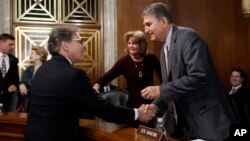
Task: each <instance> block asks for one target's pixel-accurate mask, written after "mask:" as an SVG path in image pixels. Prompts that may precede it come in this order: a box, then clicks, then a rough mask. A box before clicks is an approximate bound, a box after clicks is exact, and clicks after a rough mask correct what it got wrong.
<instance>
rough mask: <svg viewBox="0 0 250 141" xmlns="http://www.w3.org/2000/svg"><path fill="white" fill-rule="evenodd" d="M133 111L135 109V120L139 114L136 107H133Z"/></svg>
mask: <svg viewBox="0 0 250 141" xmlns="http://www.w3.org/2000/svg"><path fill="white" fill-rule="evenodd" d="M134 111H135V120H137V119H138V116H139V114H138V110H137V109H136V108H134Z"/></svg>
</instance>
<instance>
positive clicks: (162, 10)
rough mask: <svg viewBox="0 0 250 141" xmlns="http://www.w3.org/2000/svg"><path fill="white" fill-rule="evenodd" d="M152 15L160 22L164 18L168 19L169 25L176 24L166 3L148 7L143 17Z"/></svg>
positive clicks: (144, 10)
mask: <svg viewBox="0 0 250 141" xmlns="http://www.w3.org/2000/svg"><path fill="white" fill-rule="evenodd" d="M151 14H153V15H154V16H155V17H156V18H157V19H158V20H160V19H161V18H162V17H166V18H167V19H168V22H169V23H173V22H174V19H173V16H172V13H171V11H170V10H169V7H168V6H167V5H166V4H164V3H161V2H158V3H153V4H150V5H148V6H147V7H145V8H144V9H143V11H142V14H141V16H142V17H144V16H146V15H151Z"/></svg>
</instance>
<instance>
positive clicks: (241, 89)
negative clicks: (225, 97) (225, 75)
mask: <svg viewBox="0 0 250 141" xmlns="http://www.w3.org/2000/svg"><path fill="white" fill-rule="evenodd" d="M245 79H246V74H245V72H244V71H243V70H242V69H238V68H237V69H233V70H232V71H231V77H230V83H231V85H232V86H231V89H229V90H228V93H229V97H230V99H231V101H232V104H233V107H234V109H235V113H236V117H237V119H238V121H239V123H240V124H245V123H250V122H249V121H248V116H249V115H248V112H247V110H248V108H247V107H248V105H247V103H249V101H250V93H249V88H247V87H246V86H245V85H244V81H245Z"/></svg>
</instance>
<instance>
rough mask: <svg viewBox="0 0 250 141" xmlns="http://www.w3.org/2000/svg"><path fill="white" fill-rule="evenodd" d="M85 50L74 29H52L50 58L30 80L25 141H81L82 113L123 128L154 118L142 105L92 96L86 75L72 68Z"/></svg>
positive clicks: (81, 58) (49, 47) (93, 93)
mask: <svg viewBox="0 0 250 141" xmlns="http://www.w3.org/2000/svg"><path fill="white" fill-rule="evenodd" d="M84 48H85V44H84V42H83V41H82V39H81V37H80V35H79V29H78V28H77V27H75V26H72V25H70V26H66V25H62V26H57V27H54V28H53V29H52V31H51V33H50V35H49V40H48V50H49V53H50V54H51V55H52V58H51V59H50V60H48V61H46V62H45V63H44V64H43V65H42V66H41V67H40V68H39V69H38V70H37V71H36V75H35V76H34V78H33V80H32V87H31V93H32V94H31V95H30V106H29V116H28V121H27V126H26V132H25V135H24V141H80V140H82V139H81V134H80V132H79V131H80V130H79V118H80V116H81V114H82V112H87V113H90V114H92V115H96V116H98V117H100V118H102V119H104V120H106V121H112V122H117V123H122V124H133V123H134V122H136V120H137V119H138V120H140V121H143V122H148V121H149V120H150V119H152V118H153V116H154V115H153V113H154V112H155V111H149V112H144V108H145V105H142V106H141V107H140V108H135V109H133V108H127V107H121V106H115V105H112V104H111V103H108V102H107V101H105V100H104V99H103V98H101V96H100V95H98V94H95V92H94V90H93V89H92V84H91V81H90V79H89V77H88V76H87V74H86V72H84V70H82V69H80V68H76V67H75V66H74V64H75V63H79V62H81V61H82V60H83V57H84V50H85V49H84ZM141 117H143V118H141Z"/></svg>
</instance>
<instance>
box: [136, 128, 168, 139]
mask: <svg viewBox="0 0 250 141" xmlns="http://www.w3.org/2000/svg"><path fill="white" fill-rule="evenodd" d="M137 133H139V134H141V135H144V136H147V137H150V138H152V139H154V140H156V141H167V137H166V136H165V134H164V133H163V132H161V131H158V130H156V129H153V128H149V127H146V126H143V125H140V126H139V127H138V129H137Z"/></svg>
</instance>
